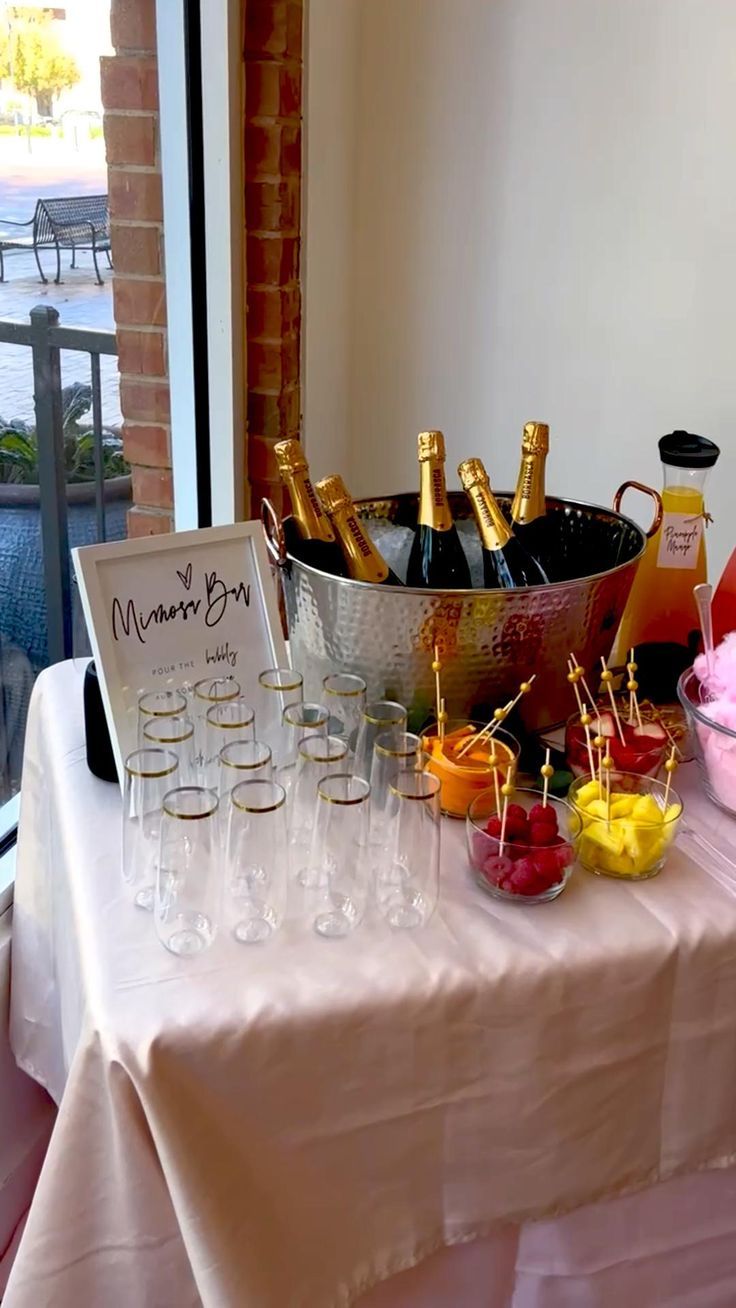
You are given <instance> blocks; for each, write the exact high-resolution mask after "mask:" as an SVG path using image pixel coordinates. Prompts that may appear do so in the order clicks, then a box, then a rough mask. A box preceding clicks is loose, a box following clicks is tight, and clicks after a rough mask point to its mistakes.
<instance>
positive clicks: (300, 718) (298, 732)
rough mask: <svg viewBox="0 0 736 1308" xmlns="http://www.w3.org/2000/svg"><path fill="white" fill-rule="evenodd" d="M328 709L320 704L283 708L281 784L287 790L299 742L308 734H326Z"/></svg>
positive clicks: (291, 777) (292, 777)
mask: <svg viewBox="0 0 736 1308" xmlns="http://www.w3.org/2000/svg"><path fill="white" fill-rule="evenodd" d="M329 720H330V714H329V710H328V709H326V708H325V707H324V706H323V705H322V704H305V703H303V702H302V703H300V704H290V705H289V707H288V708H285V709H284V716H283V721H282V724H281V762H280V765H279V767H280V770H281V772H282V774H283V775H282V776H281V778H280V780H281V784H282V785H284V786H286V788H287V790H288V789H289V788H290V786H291V785H292V782H293V779H294V773H295V770H296V763H297V758H298V754H299V742H300V741H301V740H304V739H305V738H307V737H309V736H320V737H322V739H324V737H325V736H326V735H327V726H328V723H329Z"/></svg>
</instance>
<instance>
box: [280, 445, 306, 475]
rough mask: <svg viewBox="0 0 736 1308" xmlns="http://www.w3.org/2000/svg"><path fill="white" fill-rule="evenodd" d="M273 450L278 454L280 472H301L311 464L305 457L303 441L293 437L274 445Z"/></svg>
mask: <svg viewBox="0 0 736 1308" xmlns="http://www.w3.org/2000/svg"><path fill="white" fill-rule="evenodd" d="M273 452H274V454H275V455H276V462H277V463H278V465H279V472H300V471H301V470H302V469H304V468H308V466H309V465H308V463H307V460H306V458H305V457H304V450H303V449H302V443H301V441H298V440H294V439H293V438H292V439H291V440H288V441H279V442H278V443H277V444H276V445H274V447H273Z"/></svg>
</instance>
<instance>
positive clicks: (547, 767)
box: [541, 749, 555, 808]
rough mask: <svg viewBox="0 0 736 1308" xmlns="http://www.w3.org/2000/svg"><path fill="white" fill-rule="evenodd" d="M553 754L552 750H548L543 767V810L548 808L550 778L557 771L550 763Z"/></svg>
mask: <svg viewBox="0 0 736 1308" xmlns="http://www.w3.org/2000/svg"><path fill="white" fill-rule="evenodd" d="M551 752H552V751H551V750H549V749H548V750H547V753H546V754H545V756H544V763H543V764H542V767H541V772H542V776H543V777H544V788H543V791H542V808H546V807H547V796H548V794H549V779H550V777H553V776H554V774H555V770H554V768H553V767H552V764H551V763H550V761H549V758H550V754H551Z"/></svg>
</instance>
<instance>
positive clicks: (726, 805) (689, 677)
mask: <svg viewBox="0 0 736 1308" xmlns="http://www.w3.org/2000/svg"><path fill="white" fill-rule="evenodd" d="M700 691H701V686H700V682H699V681H698V678H697V677H696V675H695V672H694V671H693V669H692V668H686V669H685V671H684V672H683V674H682V676H681V677H680V680H679V681H678V683H677V697H678V699H679V701H680V703H681V704H682V707H683V708H684V710H685V713H686V714H687V720H688V725H689V727H690V738H691V740H692V742H693V746H694V749H695V758H696V760H697V764H698V771H699V773H700V777H701V780H702V782H703V789H704V790H705V793H706V795H707V796H708V798H709V799H712V800H713V803H714V804H717V806H718V808H722V809H723V811H724V813H730V814H731V816H732V817H736V731H732V730H731V729H730V727H723V726H721V725H720V723H718V722H714V721H713V719H712V718H711V717H709V716H708V713H707V708H708V704H707V701H701V698H700Z"/></svg>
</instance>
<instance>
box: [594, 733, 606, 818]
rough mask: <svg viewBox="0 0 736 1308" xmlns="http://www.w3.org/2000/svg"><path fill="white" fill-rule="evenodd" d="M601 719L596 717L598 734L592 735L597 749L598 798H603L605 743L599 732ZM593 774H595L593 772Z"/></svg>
mask: <svg viewBox="0 0 736 1308" xmlns="http://www.w3.org/2000/svg"><path fill="white" fill-rule="evenodd" d="M600 727H601V720H600V718H599V719H598V735H597V736H594V737H593V744H594V745H595V747H596V749H597V751H598V772H597V776H598V791H599V795H600V798H601V799H602V798H603V746H604V745H605V743H606V738H605V736H602V735H601V734H600ZM594 775H595V774H594Z"/></svg>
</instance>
